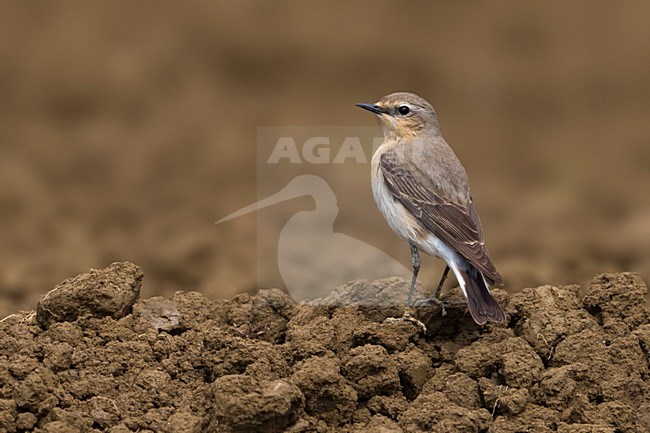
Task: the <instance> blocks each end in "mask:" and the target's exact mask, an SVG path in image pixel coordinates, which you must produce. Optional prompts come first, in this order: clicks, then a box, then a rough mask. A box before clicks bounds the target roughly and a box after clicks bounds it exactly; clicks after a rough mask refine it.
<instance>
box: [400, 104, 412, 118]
mask: <svg viewBox="0 0 650 433" xmlns="http://www.w3.org/2000/svg"><path fill="white" fill-rule="evenodd" d="M397 112H398V113H399V114H401V115H402V116H406V115H407V114H409V113H410V112H411V109H410V108H409V107H408V105H400V106H399V107H397Z"/></svg>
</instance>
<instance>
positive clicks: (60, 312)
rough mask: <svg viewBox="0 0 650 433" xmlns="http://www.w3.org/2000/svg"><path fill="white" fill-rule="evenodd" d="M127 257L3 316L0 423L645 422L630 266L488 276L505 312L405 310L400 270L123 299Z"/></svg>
mask: <svg viewBox="0 0 650 433" xmlns="http://www.w3.org/2000/svg"><path fill="white" fill-rule="evenodd" d="M141 282H142V271H141V270H140V269H139V268H138V267H137V266H135V265H133V264H130V263H115V264H113V265H112V266H110V267H109V268H106V269H104V270H93V271H91V272H90V273H87V274H83V275H80V276H77V277H75V278H71V279H68V280H66V281H64V282H63V283H61V284H60V285H59V286H57V287H56V288H55V289H54V290H52V291H50V292H49V293H48V294H47V295H45V296H44V297H43V298H42V299H41V301H40V302H39V305H38V308H37V310H36V312H35V313H33V314H29V315H13V316H10V317H8V318H6V319H4V320H3V321H2V322H1V323H0V349H1V352H0V384H1V388H0V431H2V432H23V431H38V432H88V431H92V432H99V431H108V432H114V433H118V432H129V431H133V432H135V431H138V432H148V431H154V432H199V431H216V432H233V433H234V432H257V431H259V432H279V431H287V432H293V433H298V432H353V431H354V432H385V433H388V432H425V431H436V432H494V433H496V432H503V433H506V432H513V433H514V432H553V431H557V432H585V433H586V432H612V433H614V432H641V431H650V402H648V400H647V399H648V395H649V393H648V385H649V383H648V379H649V377H650V376H649V369H648V363H649V361H650V324H649V318H650V313H649V311H648V308H647V305H646V303H645V301H644V299H645V298H644V297H645V296H646V294H647V287H646V285H645V284H644V282H643V281H642V280H641V279H640V278H639V277H638V276H637V275H635V274H633V273H620V274H601V275H598V276H596V277H595V278H594V279H593V280H592V282H591V283H590V285H589V287H587V288H586V289H581V288H580V287H578V286H565V287H553V286H542V287H538V288H534V289H525V290H523V291H522V292H520V293H517V294H515V295H508V294H507V293H506V292H504V291H500V290H497V291H496V296H497V297H498V299H499V300H500V302H501V304H502V305H503V306H504V307H505V310H506V311H507V313H508V316H509V321H508V323H507V325H506V326H485V327H479V326H476V325H475V324H474V323H473V322H472V320H471V318H470V316H469V315H468V313H467V311H466V307H465V303H464V301H463V299H462V298H461V295H460V294H459V291H458V290H457V289H453V290H451V291H449V292H448V293H447V294H446V295H445V296H444V299H445V301H447V302H448V304H449V308H448V314H447V315H446V316H444V317H442V316H441V315H440V310H439V309H438V307H422V308H420V309H418V310H417V312H416V316H417V317H418V318H419V319H420V320H422V321H423V322H424V323H425V324H426V325H427V327H428V331H427V333H426V335H424V334H420V333H419V331H418V330H417V329H416V328H415V327H414V326H413V325H412V324H410V323H404V322H398V323H384V319H385V318H387V317H390V316H395V315H398V314H400V313H401V308H402V307H401V305H402V304H403V302H404V298H405V295H406V289H407V283H406V282H405V281H403V280H400V279H397V278H391V279H386V280H377V281H356V282H353V283H350V284H348V285H345V286H342V287H339V288H338V289H336V290H335V291H333V292H332V293H331V294H330V295H329V296H328V297H327V298H325V299H321V300H319V301H316V302H313V303H311V304H309V305H296V304H294V303H293V302H292V301H291V299H290V298H289V297H288V296H287V295H286V294H284V293H283V292H281V291H280V290H277V289H268V290H261V291H260V292H259V293H258V294H256V295H255V296H250V295H247V294H242V295H238V296H236V297H235V298H233V299H230V300H226V301H211V300H208V299H206V298H205V297H203V296H202V295H201V294H199V293H194V292H192V293H185V292H177V293H176V294H175V295H174V296H173V297H172V298H171V299H165V298H162V297H154V298H149V299H137V297H138V294H139V290H140V284H141Z"/></svg>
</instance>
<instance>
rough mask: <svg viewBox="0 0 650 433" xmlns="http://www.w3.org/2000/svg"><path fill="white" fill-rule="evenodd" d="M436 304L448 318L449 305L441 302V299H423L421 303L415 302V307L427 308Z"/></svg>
mask: <svg viewBox="0 0 650 433" xmlns="http://www.w3.org/2000/svg"><path fill="white" fill-rule="evenodd" d="M433 304H436V305H438V306H440V309H441V310H442V315H443V316H446V315H447V303H446V302H444V301H441V300H440V299H438V298H436V297H435V296H434V297H432V298H427V299H421V300H419V301H416V302H415V306H417V307H426V306H429V305H433Z"/></svg>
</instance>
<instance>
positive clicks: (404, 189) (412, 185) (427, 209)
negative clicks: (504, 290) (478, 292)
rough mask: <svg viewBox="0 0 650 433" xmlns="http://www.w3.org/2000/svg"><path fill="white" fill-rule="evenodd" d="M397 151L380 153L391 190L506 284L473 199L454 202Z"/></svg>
mask: <svg viewBox="0 0 650 433" xmlns="http://www.w3.org/2000/svg"><path fill="white" fill-rule="evenodd" d="M396 162H397V158H396V155H395V154H394V153H393V152H392V151H388V152H386V153H384V154H383V155H382V156H381V163H380V167H381V172H382V174H383V176H384V181H385V183H386V186H387V187H388V189H389V191H390V192H391V193H392V194H393V196H394V197H395V198H396V199H397V200H399V202H400V203H402V205H404V207H406V208H407V209H408V210H409V211H410V212H411V213H412V214H413V215H414V216H415V217H416V218H417V219H418V221H420V222H421V223H422V225H424V226H425V227H426V228H427V229H429V230H430V231H431V232H433V233H434V234H435V235H436V236H437V237H439V238H440V239H441V240H442V241H443V242H445V243H446V244H447V245H449V246H450V247H451V248H452V249H453V250H454V251H456V252H457V253H458V254H460V255H461V256H463V257H464V258H466V259H467V260H468V261H469V262H470V263H471V264H472V265H473V266H474V267H476V268H477V269H478V270H479V271H480V272H481V273H482V274H483V275H484V276H485V278H486V279H487V280H488V282H490V283H492V284H491V285H496V286H501V285H503V279H502V278H501V275H499V273H498V272H497V270H496V268H495V267H494V264H493V263H492V261H491V260H490V258H489V257H488V254H487V250H486V248H485V241H484V239H483V231H482V229H481V222H480V220H479V218H478V214H477V213H476V209H475V208H474V203H473V202H472V201H471V199H470V201H469V202H468V203H467V205H466V206H463V205H459V204H456V203H451V202H449V201H446V200H445V199H444V198H443V197H441V196H440V195H439V194H438V193H437V192H436V191H434V189H435V188H434V187H433V185H431V186H430V187H429V188H427V187H426V186H424V185H421V184H419V183H418V181H416V179H415V178H414V177H413V175H412V174H411V173H409V171H408V170H406V169H405V167H404V164H397V163H396Z"/></svg>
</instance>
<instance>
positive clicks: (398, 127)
mask: <svg viewBox="0 0 650 433" xmlns="http://www.w3.org/2000/svg"><path fill="white" fill-rule="evenodd" d="M357 106H358V107H361V108H363V109H365V110H368V111H371V112H373V113H375V114H376V115H377V118H378V119H379V123H380V124H381V127H382V129H383V131H384V136H385V137H386V138H387V139H388V138H402V137H415V136H418V135H419V134H421V133H422V132H429V131H430V130H431V129H434V130H437V129H439V126H438V119H437V117H436V112H435V110H434V109H433V107H432V106H431V104H429V103H428V102H427V101H426V100H425V99H424V98H421V97H419V96H418V95H416V94H414V93H408V92H398V93H391V94H390V95H386V96H384V97H383V98H381V99H380V100H379V101H378V102H376V103H374V104H357Z"/></svg>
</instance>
